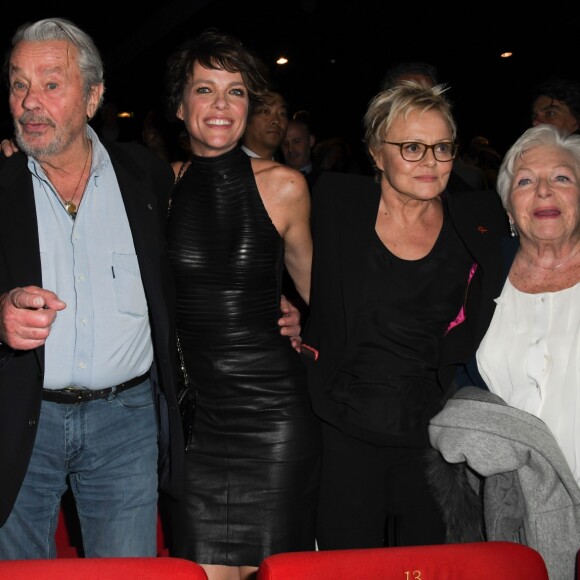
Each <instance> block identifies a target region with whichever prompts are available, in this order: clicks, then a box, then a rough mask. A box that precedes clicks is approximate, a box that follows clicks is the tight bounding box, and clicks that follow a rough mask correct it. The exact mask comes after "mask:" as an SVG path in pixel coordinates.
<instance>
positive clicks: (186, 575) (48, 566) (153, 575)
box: [0, 557, 207, 580]
mask: <svg viewBox="0 0 580 580" xmlns="http://www.w3.org/2000/svg"><path fill="white" fill-rule="evenodd" d="M0 578H1V579H7V580H8V579H10V580H65V579H66V580H77V579H78V580H121V579H122V580H161V579H166V580H167V579H171V580H207V575H206V573H205V571H204V569H203V568H202V567H201V566H200V565H199V564H196V563H195V562H191V561H189V560H182V559H181V558H169V557H168V558H57V559H56V560H5V561H0Z"/></svg>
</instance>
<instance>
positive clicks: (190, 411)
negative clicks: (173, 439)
mask: <svg viewBox="0 0 580 580" xmlns="http://www.w3.org/2000/svg"><path fill="white" fill-rule="evenodd" d="M177 352H178V354H179V374H178V377H177V403H178V405H179V411H180V413H181V426H182V428H183V439H184V442H185V451H189V449H190V447H191V440H192V437H193V417H194V415H195V406H196V392H195V386H194V385H193V383H192V382H191V379H190V378H189V375H188V374H187V369H186V368H185V360H184V359H183V351H182V350H181V343H180V342H179V336H178V337H177Z"/></svg>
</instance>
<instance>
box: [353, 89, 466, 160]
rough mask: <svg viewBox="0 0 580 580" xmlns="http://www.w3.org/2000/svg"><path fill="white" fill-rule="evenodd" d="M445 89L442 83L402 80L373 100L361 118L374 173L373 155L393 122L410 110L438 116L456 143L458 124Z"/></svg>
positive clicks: (405, 115)
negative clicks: (427, 85) (447, 127)
mask: <svg viewBox="0 0 580 580" xmlns="http://www.w3.org/2000/svg"><path fill="white" fill-rule="evenodd" d="M447 89H448V87H447V86H446V85H443V84H438V85H435V86H434V87H426V86H425V85H422V84H420V83H418V82H415V81H401V82H400V83H399V84H397V85H396V86H394V87H392V88H390V89H387V90H385V91H381V92H380V93H379V94H378V95H376V96H375V97H373V99H372V100H371V102H370V103H369V106H368V108H367V112H366V113H365V116H364V130H365V143H366V146H367V149H368V151H369V153H371V162H372V163H373V167H374V168H375V170H376V166H375V164H374V161H373V160H372V157H373V153H375V154H376V153H378V151H379V149H380V148H381V147H382V145H383V139H384V138H385V135H386V134H387V132H388V131H389V129H390V127H391V125H392V124H393V122H394V120H395V119H396V118H397V117H399V116H400V115H403V117H404V118H405V117H407V115H408V114H409V113H410V112H411V111H419V112H420V113H423V112H425V111H437V112H439V113H441V115H442V116H443V118H444V119H445V121H446V122H447V124H448V125H449V130H450V132H451V140H452V141H453V142H455V139H456V137H457V124H456V122H455V119H454V118H453V114H452V112H451V103H449V101H448V100H447V99H446V98H445V96H444V93H445V91H447Z"/></svg>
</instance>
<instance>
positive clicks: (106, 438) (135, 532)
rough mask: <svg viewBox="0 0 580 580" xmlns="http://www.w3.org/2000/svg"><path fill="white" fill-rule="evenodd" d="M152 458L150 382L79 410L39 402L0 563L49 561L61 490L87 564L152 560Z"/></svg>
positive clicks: (0, 543) (2, 532)
mask: <svg viewBox="0 0 580 580" xmlns="http://www.w3.org/2000/svg"><path fill="white" fill-rule="evenodd" d="M157 455H158V447H157V422H156V413H155V406H154V401H153V393H152V388H151V382H150V381H149V380H147V381H145V382H144V383H143V384H141V385H138V386H136V387H133V388H131V389H128V390H127V391H123V392H121V393H119V394H118V395H115V394H111V395H110V396H109V398H108V399H99V400H95V401H88V402H86V403H81V404H79V405H66V404H60V403H52V402H48V401H43V402H42V408H41V411H40V420H39V424H38V433H37V435H36V441H35V444H34V450H33V452H32V456H31V458H30V464H29V466H28V471H27V473H26V477H25V478H24V482H23V484H22V488H21V489H20V492H19V494H18V497H17V499H16V503H15V505H14V508H13V510H12V513H11V514H10V517H9V518H8V520H7V522H6V523H5V524H4V526H2V527H0V560H15V559H37V558H54V557H56V547H55V539H54V534H55V530H56V525H57V520H58V513H59V509H60V500H61V497H62V495H63V494H64V492H65V491H66V489H67V486H68V485H70V487H71V490H72V493H73V495H74V498H75V502H76V506H77V512H78V515H79V522H80V527H81V533H82V537H83V547H84V553H85V556H86V557H129V556H135V557H137V556H155V555H156V553H157ZM0 477H1V476H0Z"/></svg>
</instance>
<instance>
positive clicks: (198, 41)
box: [164, 28, 271, 121]
mask: <svg viewBox="0 0 580 580" xmlns="http://www.w3.org/2000/svg"><path fill="white" fill-rule="evenodd" d="M196 62H199V64H201V65H202V66H204V67H206V68H210V69H223V70H226V71H228V72H239V73H241V75H242V79H243V81H244V85H245V86H246V89H247V90H248V96H249V100H250V107H252V106H255V105H256V104H257V103H259V102H261V101H262V100H263V99H264V98H265V97H267V96H268V95H269V93H270V90H271V87H270V80H269V71H268V68H267V67H266V65H265V64H264V63H263V62H262V61H261V60H260V58H259V57H258V56H257V55H256V54H255V53H254V52H253V51H251V50H250V49H248V48H247V47H246V46H244V44H243V43H242V42H241V41H240V40H238V39H237V38H235V37H234V36H231V35H229V34H227V33H224V32H220V31H218V30H217V29H215V28H208V29H206V30H204V31H203V32H202V33H201V34H200V35H199V36H197V37H196V38H193V39H190V40H187V41H186V42H184V43H183V44H182V45H181V46H180V47H179V48H178V49H177V50H176V51H175V52H173V53H172V54H171V55H170V56H169V59H168V61H167V72H166V77H165V95H164V101H165V108H166V112H167V116H168V118H169V120H171V121H175V120H176V112H177V110H178V109H179V106H180V104H181V102H182V99H183V92H184V90H185V86H186V85H187V83H188V82H189V80H190V78H191V75H192V74H193V65H194V64H195V63H196Z"/></svg>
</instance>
